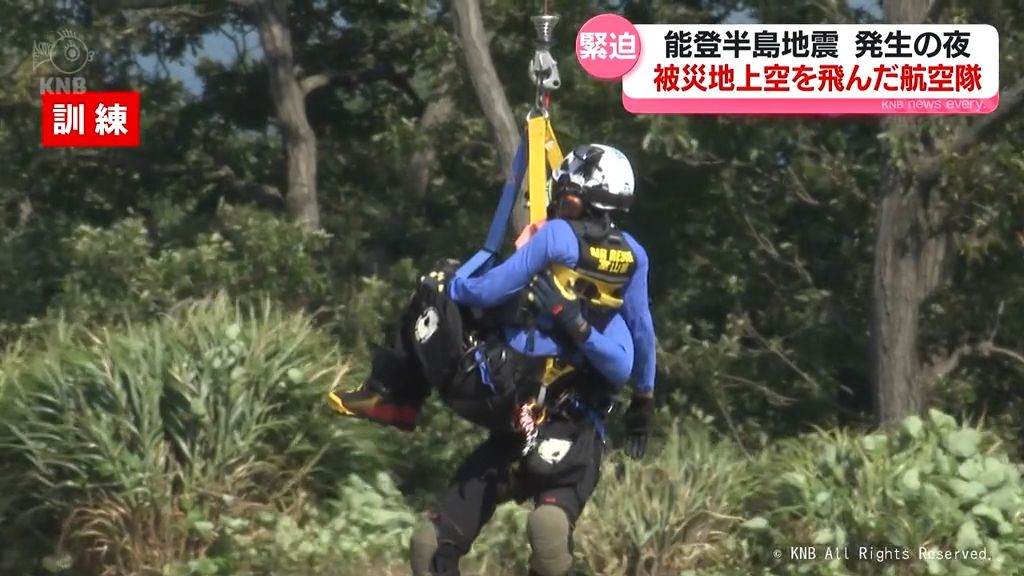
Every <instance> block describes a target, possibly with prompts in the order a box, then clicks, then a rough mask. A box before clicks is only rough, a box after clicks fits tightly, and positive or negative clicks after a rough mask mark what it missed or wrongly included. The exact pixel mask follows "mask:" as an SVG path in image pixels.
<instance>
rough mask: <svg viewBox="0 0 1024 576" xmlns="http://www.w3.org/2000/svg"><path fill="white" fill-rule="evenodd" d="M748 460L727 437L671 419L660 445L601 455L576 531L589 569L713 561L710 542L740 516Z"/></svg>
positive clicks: (616, 572) (638, 570)
mask: <svg viewBox="0 0 1024 576" xmlns="http://www.w3.org/2000/svg"><path fill="white" fill-rule="evenodd" d="M749 469H750V466H749V462H748V460H747V459H746V457H745V456H744V455H743V453H742V452H741V451H740V449H739V448H738V447H736V446H735V445H734V444H733V443H732V442H731V441H729V440H724V439H717V438H716V437H715V435H714V433H713V432H712V431H711V430H710V429H709V428H708V427H707V426H706V425H703V424H701V423H699V422H695V421H687V422H685V423H682V422H679V421H675V422H673V423H672V425H671V430H670V431H669V432H668V438H667V441H666V443H665V445H664V447H663V448H662V450H661V452H660V453H657V454H654V455H649V456H648V458H647V459H646V460H643V461H640V462H632V461H629V460H626V459H624V458H622V457H621V455H618V454H616V455H615V456H613V457H612V458H611V459H610V461H608V462H606V463H605V466H604V474H603V478H602V480H601V483H600V485H599V486H598V490H597V494H596V495H595V497H594V500H593V501H592V502H591V503H590V504H588V505H587V507H586V509H585V510H584V514H583V516H582V518H581V519H580V521H579V529H578V531H577V535H576V541H577V544H578V549H579V551H580V553H581V555H582V557H583V558H585V560H586V563H587V564H589V566H590V568H591V570H592V571H593V573H595V574H601V575H607V576H627V575H628V576H667V575H671V576H676V575H678V574H679V573H680V572H681V571H683V570H685V569H689V568H694V567H699V566H703V565H707V564H710V563H713V562H715V561H716V560H717V559H718V557H719V555H720V554H721V553H724V550H723V549H722V548H721V547H720V546H717V544H718V543H719V542H721V541H722V540H724V539H725V538H726V536H727V535H728V532H729V531H730V529H731V528H732V527H733V526H735V525H736V524H738V522H740V521H742V520H743V518H742V517H741V516H740V513H741V512H740V510H741V506H742V502H743V498H744V496H745V495H746V493H747V492H748V491H749V489H750V487H751V483H752V480H753V479H752V477H751V475H750V470H749Z"/></svg>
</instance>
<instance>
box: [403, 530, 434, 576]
mask: <svg viewBox="0 0 1024 576" xmlns="http://www.w3.org/2000/svg"><path fill="white" fill-rule="evenodd" d="M434 552H437V530H436V529H435V528H434V523H433V522H431V521H430V519H429V518H424V519H423V520H422V521H421V522H420V523H419V524H418V525H417V526H416V529H415V530H413V532H412V538H411V541H410V545H409V564H410V565H411V566H412V574H413V576H431V568H430V565H431V562H432V561H433V559H434Z"/></svg>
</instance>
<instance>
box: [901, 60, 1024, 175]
mask: <svg viewBox="0 0 1024 576" xmlns="http://www.w3.org/2000/svg"><path fill="white" fill-rule="evenodd" d="M1021 104H1024V76H1022V77H1021V78H1019V79H1018V80H1017V83H1016V84H1014V85H1013V86H1011V87H1010V89H1008V90H1004V91H1002V92H1000V94H999V107H998V108H996V110H995V111H994V112H992V113H990V114H986V115H984V116H982V117H981V118H978V119H977V120H976V121H975V122H973V123H971V124H970V125H968V126H966V127H965V128H964V129H963V130H961V131H960V133H959V134H958V135H957V136H956V138H954V139H953V141H952V143H951V144H950V146H949V147H948V148H947V153H948V154H952V155H960V154H963V153H964V152H966V151H967V150H968V149H970V148H971V147H972V146H974V145H975V144H977V143H978V142H980V141H981V139H982V137H984V136H985V135H986V134H988V132H989V131H991V130H992V129H994V128H996V127H997V126H998V125H999V123H1001V122H1003V121H1004V120H1006V118H1007V117H1009V116H1010V115H1012V114H1013V113H1014V112H1015V111H1016V110H1017V108H1018V107H1020V105H1021ZM943 164H944V160H943V158H942V157H941V155H937V156H936V157H933V158H932V160H930V161H929V162H927V163H925V164H924V165H923V166H922V167H921V168H919V169H918V170H917V173H916V174H915V177H916V179H917V181H918V183H919V186H922V187H927V186H929V185H931V184H932V183H934V182H935V180H936V179H937V178H938V177H939V175H940V174H941V173H942V167H943Z"/></svg>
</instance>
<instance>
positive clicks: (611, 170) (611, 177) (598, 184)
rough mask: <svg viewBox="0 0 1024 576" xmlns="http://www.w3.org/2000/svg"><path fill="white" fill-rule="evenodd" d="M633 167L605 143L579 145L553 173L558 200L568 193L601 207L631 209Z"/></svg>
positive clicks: (553, 193) (617, 150)
mask: <svg viewBox="0 0 1024 576" xmlns="http://www.w3.org/2000/svg"><path fill="white" fill-rule="evenodd" d="M633 186H634V180H633V166H632V165H630V163H629V159H628V158H626V155H625V154H623V153H622V151H621V150H619V149H617V148H612V147H611V146H606V145H604V144H584V145H582V146H577V147H576V148H574V149H573V151H572V152H570V153H569V154H568V155H567V156H566V157H565V159H563V160H562V164H561V166H559V167H558V169H557V170H555V171H554V172H553V173H552V174H551V193H552V195H553V197H554V198H553V200H555V201H557V200H558V199H559V198H561V197H563V196H564V195H566V194H571V195H573V196H576V197H578V198H579V199H580V200H582V201H583V203H584V204H586V205H587V206H590V207H593V208H596V209H598V210H622V211H628V210H629V207H630V206H631V205H632V204H633Z"/></svg>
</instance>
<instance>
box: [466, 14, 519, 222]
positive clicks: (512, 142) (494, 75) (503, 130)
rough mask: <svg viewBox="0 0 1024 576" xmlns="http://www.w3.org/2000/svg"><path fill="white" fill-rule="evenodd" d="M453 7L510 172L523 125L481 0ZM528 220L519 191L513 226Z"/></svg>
mask: <svg viewBox="0 0 1024 576" xmlns="http://www.w3.org/2000/svg"><path fill="white" fill-rule="evenodd" d="M452 11H453V13H454V15H455V30H456V34H457V36H458V38H459V41H460V42H461V44H462V53H463V55H464V56H465V58H466V69H467V71H468V73H469V78H470V80H471V81H472V83H473V90H474V91H475V92H476V97H477V100H479V101H480V107H481V108H483V111H484V115H485V116H486V117H487V122H488V123H489V124H490V125H491V131H492V132H493V133H494V140H495V143H496V144H497V145H498V160H499V161H500V162H501V171H502V175H503V176H508V174H509V171H510V170H511V168H512V159H513V158H514V157H515V153H516V147H518V146H519V139H520V132H521V130H522V128H521V127H520V126H519V125H518V124H517V123H516V120H515V117H514V116H513V115H512V108H511V107H509V104H508V98H507V97H506V96H505V89H504V87H503V86H502V84H501V79H500V78H498V72H497V71H496V70H495V69H494V61H493V60H491V49H490V47H489V46H488V35H487V31H486V30H485V29H484V19H483V15H482V14H481V12H480V0H453V1H452ZM529 222H530V218H529V213H528V211H527V207H526V198H525V195H520V198H519V201H518V202H516V209H515V211H514V212H513V214H512V226H513V228H514V229H515V232H516V233H518V232H519V231H520V230H522V229H523V227H524V226H526V225H527V224H529Z"/></svg>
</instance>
